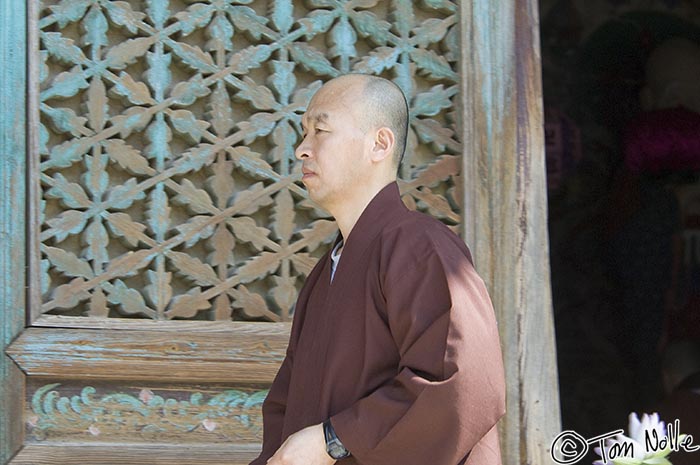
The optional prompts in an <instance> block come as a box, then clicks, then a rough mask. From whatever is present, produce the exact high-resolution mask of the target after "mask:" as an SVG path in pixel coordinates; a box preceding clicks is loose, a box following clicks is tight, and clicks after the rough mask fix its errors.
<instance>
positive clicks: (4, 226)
mask: <svg viewBox="0 0 700 465" xmlns="http://www.w3.org/2000/svg"><path fill="white" fill-rule="evenodd" d="M26 27H27V11H26V4H25V2H16V1H13V0H0V53H1V54H2V55H0V56H1V57H2V58H0V63H1V64H2V66H0V114H1V115H2V118H1V119H0V189H1V191H0V347H1V348H2V349H3V350H2V353H0V412H2V413H1V414H0V463H5V462H6V461H8V460H9V459H10V457H12V455H14V453H16V452H17V450H19V448H20V446H21V444H22V442H23V440H24V437H23V436H24V425H23V424H22V422H21V421H17V420H18V419H19V418H22V411H23V407H24V405H23V402H22V400H23V391H24V375H23V374H22V372H21V371H20V370H19V369H18V368H17V366H16V365H15V364H14V363H13V362H12V361H11V360H10V359H9V358H8V357H7V356H6V355H5V353H4V349H5V347H6V346H7V345H8V344H9V343H10V342H11V341H12V340H13V339H14V338H15V337H16V336H17V335H18V334H19V333H20V332H21V331H22V329H23V328H24V325H25V313H26V312H25V310H26V307H25V302H26V295H25V266H26V251H25V246H26V239H25V237H26V236H25V225H26V206H27V205H26V195H25V194H26V179H25V176H26V172H27V171H26V158H27V157H26V153H27V145H26V141H27V134H26V124H25V121H26V114H27V107H26V86H27V83H26V81H27V73H26V57H27V29H26Z"/></svg>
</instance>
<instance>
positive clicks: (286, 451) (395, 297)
mask: <svg viewBox="0 0 700 465" xmlns="http://www.w3.org/2000/svg"><path fill="white" fill-rule="evenodd" d="M302 127H303V130H304V139H303V141H302V142H301V144H300V145H299V146H298V147H297V149H296V157H297V158H298V159H299V160H300V161H301V162H302V173H303V179H302V181H303V183H304V185H305V186H306V188H307V190H308V192H309V197H310V198H311V199H312V200H314V201H315V202H316V203H318V204H319V205H320V206H321V207H323V208H325V209H326V210H328V211H329V212H330V213H331V214H332V215H333V217H334V218H335V220H336V222H337V223H338V227H339V229H340V233H339V235H338V237H337V238H336V241H335V243H334V245H333V247H332V249H331V251H329V252H328V253H327V254H326V255H325V256H323V257H322V258H321V259H320V260H319V262H318V264H317V265H316V267H314V269H313V270H312V271H311V273H310V274H309V276H308V278H307V280H306V282H305V284H304V287H303V288H302V290H301V292H300V294H299V297H298V300H297V305H296V308H295V313H294V322H293V325H292V331H291V336H290V340H289V347H288V349H287V354H286V357H285V359H284V362H283V363H282V366H281V367H280V370H279V372H278V374H277V376H276V378H275V380H274V382H273V384H272V387H271V388H270V392H269V394H268V396H267V399H266V400H265V403H264V404H263V423H264V432H263V450H262V453H261V454H260V456H259V457H258V458H257V459H256V460H254V461H253V462H252V464H251V465H264V464H269V465H330V464H333V463H335V462H336V461H338V463H340V464H342V465H458V464H460V465H464V464H469V465H498V464H500V463H501V460H500V451H499V444H498V432H497V430H496V427H495V425H496V422H497V421H498V419H499V418H500V417H501V416H502V415H503V413H504V409H505V407H504V406H505V385H504V375H503V363H502V357H501V351H500V344H499V338H498V331H497V328H496V321H495V317H494V312H493V308H492V306H491V302H490V299H489V297H488V294H487V292H486V289H485V287H484V284H483V282H482V280H481V279H480V278H479V277H478V276H477V274H476V272H475V271H474V268H473V266H472V263H471V257H470V254H469V251H468V250H467V248H466V246H465V244H464V242H463V241H462V240H460V238H459V237H458V236H456V235H455V234H454V233H452V231H450V230H449V229H448V228H447V227H446V226H445V225H443V224H442V223H440V222H439V221H437V220H435V219H433V218H430V217H428V216H427V215H424V214H421V213H418V212H413V211H409V210H408V209H407V208H406V207H405V206H404V204H403V202H402V201H401V197H400V195H399V189H398V185H397V183H396V173H397V171H398V167H399V164H400V162H401V159H402V157H403V152H404V150H405V145H406V133H407V130H408V108H407V104H406V99H405V98H404V95H403V93H402V92H401V90H400V89H399V88H398V87H397V86H396V85H394V84H393V83H392V82H390V81H387V80H385V79H382V78H378V77H372V76H364V75H347V76H342V77H339V78H336V79H333V80H331V81H329V82H328V83H326V84H325V85H324V86H323V87H322V88H321V89H320V90H319V91H318V93H317V94H316V95H315V96H314V97H313V99H312V100H311V102H310V103H309V107H308V110H307V112H306V114H305V115H304V117H303V118H302Z"/></svg>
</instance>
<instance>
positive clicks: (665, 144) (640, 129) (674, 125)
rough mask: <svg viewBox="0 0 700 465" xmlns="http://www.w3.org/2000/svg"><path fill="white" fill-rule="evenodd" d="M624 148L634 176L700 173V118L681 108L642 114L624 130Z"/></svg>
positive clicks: (696, 114) (628, 165)
mask: <svg viewBox="0 0 700 465" xmlns="http://www.w3.org/2000/svg"><path fill="white" fill-rule="evenodd" d="M624 147H625V153H624V157H625V164H626V165H627V167H628V168H629V170H630V171H631V172H633V173H637V174H641V173H652V174H654V173H657V174H658V173H668V172H673V171H692V170H700V114H698V113H695V112H693V111H690V110H688V109H686V108H684V107H678V108H671V109H664V110H654V111H649V112H645V113H642V114H641V115H640V116H639V117H638V118H637V119H635V120H634V121H632V123H631V124H630V125H629V127H628V128H627V131H626V134H625V143H624Z"/></svg>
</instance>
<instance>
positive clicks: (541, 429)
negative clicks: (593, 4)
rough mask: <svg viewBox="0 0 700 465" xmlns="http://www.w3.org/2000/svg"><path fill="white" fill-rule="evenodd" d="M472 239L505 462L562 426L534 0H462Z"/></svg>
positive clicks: (519, 459)
mask: <svg viewBox="0 0 700 465" xmlns="http://www.w3.org/2000/svg"><path fill="white" fill-rule="evenodd" d="M461 9H462V28H463V29H462V30H463V32H462V39H463V41H464V42H463V47H462V51H463V53H462V76H463V82H462V92H463V94H464V101H463V111H462V114H463V119H462V120H463V124H464V126H463V127H464V136H463V140H464V141H465V150H464V153H465V154H467V155H465V156H464V158H463V161H464V180H465V190H464V193H465V200H464V205H465V209H464V211H465V238H466V240H467V242H468V243H469V244H470V246H471V248H472V251H473V252H474V256H475V261H476V268H477V269H478V270H479V273H480V274H481V275H482V276H483V278H484V280H485V282H486V284H487V287H488V289H489V292H490V294H491V297H492V300H493V303H494V307H495V309H496V314H497V318H498V322H499V330H500V334H501V341H502V347H503V354H504V360H505V369H506V383H507V406H506V411H507V413H506V416H505V418H504V419H503V420H502V421H501V422H500V424H499V428H500V434H501V447H502V451H503V463H504V465H520V464H540V463H548V462H549V460H550V459H549V457H548V448H549V445H550V443H551V441H552V439H553V438H554V436H555V435H556V434H557V433H558V432H559V431H560V428H561V423H560V414H559V397H558V383H557V370H556V345H555V339H554V326H553V316H552V301H551V290H550V281H549V249H548V234H547V231H548V230H547V211H546V206H547V198H546V181H545V165H544V133H543V110H542V102H541V98H542V90H541V77H540V76H541V68H540V56H539V50H540V47H539V36H538V34H539V33H538V16H537V2H535V1H534V0H513V1H509V2H489V1H487V0H476V1H473V2H462V3H461Z"/></svg>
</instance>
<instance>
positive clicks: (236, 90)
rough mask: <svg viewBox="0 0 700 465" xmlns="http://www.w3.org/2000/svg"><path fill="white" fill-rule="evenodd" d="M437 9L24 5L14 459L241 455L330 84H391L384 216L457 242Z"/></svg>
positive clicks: (305, 233)
mask: <svg viewBox="0 0 700 465" xmlns="http://www.w3.org/2000/svg"><path fill="white" fill-rule="evenodd" d="M457 11H458V6H457V4H456V2H451V1H447V0H421V1H415V2H414V1H408V0H393V1H378V0H347V1H343V0H307V1H304V2H301V1H299V2H292V1H291V0H267V1H253V0H211V1H208V2H205V1H192V0H170V1H168V0H138V1H130V2H125V1H111V0H62V1H44V2H42V3H41V4H38V3H33V17H32V18H30V31H29V35H30V44H32V43H35V44H36V49H34V50H30V64H31V65H32V67H31V71H32V73H30V74H32V76H33V83H32V85H31V86H30V99H32V100H33V104H32V105H30V109H31V108H32V107H33V111H32V113H31V115H30V122H31V121H32V120H33V122H31V124H30V126H31V129H30V130H31V133H32V134H33V137H34V139H33V143H34V150H33V151H32V153H31V154H30V156H31V159H30V166H32V168H31V173H30V179H31V181H30V187H31V186H32V183H33V187H31V189H30V190H31V192H30V195H31V196H32V198H33V201H32V208H33V210H32V212H33V213H34V219H35V223H34V230H33V233H32V235H31V237H32V238H33V242H32V247H33V257H32V259H31V260H30V265H31V269H30V296H31V299H30V309H31V322H32V325H33V326H34V327H33V328H29V329H28V330H27V331H25V333H23V335H22V336H21V337H20V339H19V340H18V341H17V342H16V343H15V344H13V346H12V347H11V348H10V350H9V351H8V352H9V353H10V354H11V355H12V357H13V358H14V359H15V360H16V361H17V363H18V364H19V365H20V367H21V368H22V369H23V370H24V371H25V372H26V373H27V374H28V375H29V378H28V381H27V399H28V403H27V406H26V409H25V411H26V418H25V420H26V423H27V438H26V442H27V444H28V447H27V448H25V451H24V452H23V453H20V455H19V456H18V458H16V459H15V461H16V463H25V462H23V461H22V460H26V461H27V462H26V463H30V462H31V460H34V458H33V457H36V456H39V455H40V454H41V453H43V452H41V451H42V450H43V449H42V448H41V447H43V446H56V447H59V448H60V450H61V451H63V452H61V453H64V454H67V455H65V456H66V457H72V455H71V454H84V453H85V452H84V451H85V450H86V449H82V452H80V451H78V452H76V451H73V450H72V449H70V447H69V446H68V445H67V444H68V443H73V442H84V443H94V444H95V446H94V447H95V448H96V449H95V450H96V451H97V452H95V455H94V457H93V460H94V462H92V463H102V462H99V459H100V457H106V456H107V455H109V454H112V455H110V456H114V454H117V455H118V454H120V453H127V452H119V449H118V448H104V449H100V447H102V446H99V445H98V443H99V444H103V445H104V443H105V441H107V442H108V443H109V442H115V443H140V444H142V446H140V447H141V449H143V450H142V452H143V454H142V455H141V456H138V451H139V450H141V449H139V448H138V447H137V448H136V449H132V450H131V452H128V453H127V454H131V455H129V457H131V459H133V460H137V461H138V459H137V458H134V457H137V456H138V457H142V460H143V463H152V462H149V460H148V457H149V454H152V453H153V451H154V450H156V449H149V447H155V446H153V444H165V445H167V444H175V443H183V442H184V443H186V442H192V443H205V444H218V445H220V446H221V447H223V449H216V448H213V449H212V448H211V447H209V448H208V449H206V448H205V449H201V450H198V451H195V452H192V453H191V454H190V456H191V457H204V456H206V455H207V454H209V453H215V454H219V453H220V454H221V455H222V456H226V457H228V459H229V460H230V459H231V457H234V461H235V460H239V461H241V462H242V463H247V462H246V460H247V459H248V458H250V457H251V456H254V455H255V447H256V446H255V444H256V443H258V442H259V441H260V440H261V430H260V421H261V420H260V414H259V406H260V402H261V401H262V399H263V398H264V395H265V390H264V389H265V387H266V385H268V384H269V382H270V381H271V380H272V376H273V375H274V372H275V369H276V367H277V365H278V363H279V362H280V360H281V357H282V355H283V352H284V343H285V342H286V337H287V331H288V324H284V322H288V321H289V320H290V319H291V316H292V312H293V305H294V301H295V298H296V294H297V291H298V290H299V288H300V287H301V285H302V284H303V281H304V279H305V277H306V275H307V274H308V273H309V271H310V270H311V268H312V267H313V265H314V263H315V262H316V260H317V259H318V257H319V256H320V255H321V254H322V253H323V252H325V250H326V249H327V246H328V244H329V243H330V242H331V241H332V240H333V238H334V237H335V235H336V234H337V230H336V227H335V225H334V223H333V222H332V221H331V219H330V218H328V216H327V214H326V213H325V212H323V211H320V210H319V209H317V208H316V207H315V206H314V205H313V204H312V203H310V201H309V200H308V198H307V195H306V192H305V190H304V189H303V185H302V184H301V183H300V182H299V179H300V176H299V172H300V166H299V165H298V164H296V163H295V159H294V147H295V146H296V144H297V143H298V142H299V141H300V120H301V115H302V114H303V112H304V110H305V108H306V105H307V103H308V101H309V99H310V97H311V96H312V95H313V93H314V92H315V91H316V90H317V89H318V88H319V87H320V85H321V84H322V82H324V81H326V80H328V79H330V78H332V77H334V76H338V75H340V74H344V73H348V72H362V73H370V74H376V75H382V76H385V77H387V78H390V79H392V80H394V81H395V82H396V83H397V84H398V85H399V86H400V87H401V88H402V89H403V90H404V92H405V93H406V95H407V96H408V100H409V103H410V110H411V113H410V118H411V124H410V128H411V129H410V133H409V141H408V151H407V155H406V158H405V161H404V165H403V168H402V170H401V173H400V176H401V179H402V180H401V182H400V187H401V191H402V193H403V199H404V201H405V203H406V204H407V205H409V207H411V208H417V209H420V210H423V211H426V212H428V213H429V214H432V215H434V216H436V217H437V218H439V219H441V220H443V221H444V222H446V223H447V224H448V225H449V226H450V227H452V228H453V229H455V230H459V228H460V226H461V225H460V210H461V207H460V200H461V199H462V193H461V192H460V189H461V188H462V181H461V180H460V166H461V160H460V157H459V154H460V152H461V143H460V140H459V136H458V134H459V133H460V132H459V131H458V128H457V126H458V115H457V113H456V110H455V109H457V108H460V107H461V104H460V95H459V92H458V90H459V82H458V81H459V76H458V74H457V71H456V70H457V69H458V68H459V63H458V59H459V48H460V37H459V32H458V31H459V28H458V24H459V21H458V17H457ZM30 12H31V11H30ZM31 254H32V252H31V251H30V255H31ZM181 320H211V321H217V322H228V323H226V324H224V323H204V322H202V321H197V322H194V321H181ZM252 322H257V323H252ZM262 322H268V323H262ZM276 322H281V323H282V324H281V325H277V324H275V323H276ZM67 328H72V329H67ZM251 444H252V445H253V446H251V447H252V449H251V448H250V447H249V445H251ZM232 445H233V446H235V447H234V449H235V451H234V452H235V454H234V456H232V455H231V453H232V452H231V451H232V450H234V449H230V448H227V447H229V446H232ZM29 446H31V447H29ZM158 447H160V446H158ZM163 447H164V448H161V449H157V450H158V451H160V453H167V452H165V450H166V449H167V447H165V446H163ZM173 447H175V446H174V445H173ZM236 447H237V448H236ZM52 450H54V449H52ZM188 450H189V449H188ZM106 451H109V452H106ZM207 451H209V452H207ZM211 451H214V452H211ZM190 452H191V451H190ZM52 453H53V454H55V453H56V452H55V450H54V452H52ZM188 453H189V452H188ZM32 454H33V455H32ZM37 454H39V455H37ZM104 454H107V455H104ZM178 454H180V455H176V456H178V457H180V458H182V457H183V455H181V452H178ZM197 454H199V455H197ZM202 454H204V455H202ZM105 460H107V462H105V463H109V460H108V459H105ZM193 460H194V459H193Z"/></svg>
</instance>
